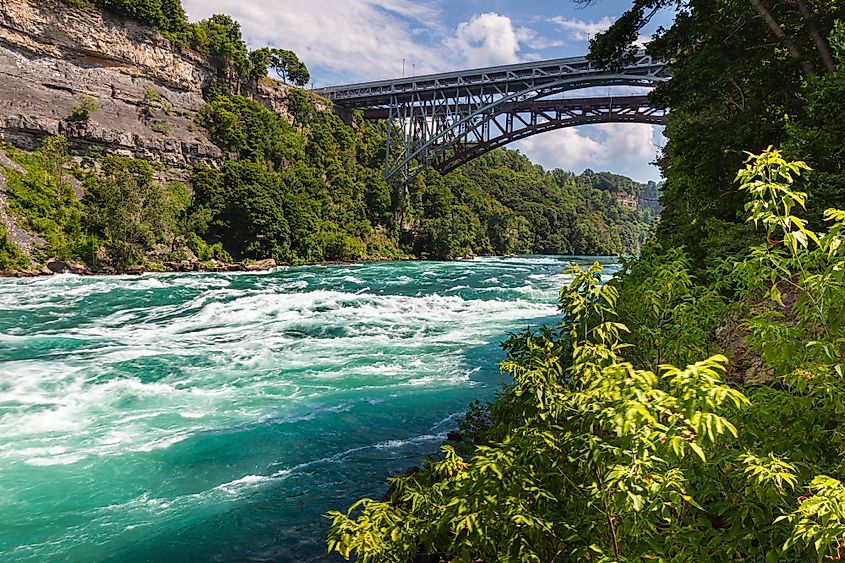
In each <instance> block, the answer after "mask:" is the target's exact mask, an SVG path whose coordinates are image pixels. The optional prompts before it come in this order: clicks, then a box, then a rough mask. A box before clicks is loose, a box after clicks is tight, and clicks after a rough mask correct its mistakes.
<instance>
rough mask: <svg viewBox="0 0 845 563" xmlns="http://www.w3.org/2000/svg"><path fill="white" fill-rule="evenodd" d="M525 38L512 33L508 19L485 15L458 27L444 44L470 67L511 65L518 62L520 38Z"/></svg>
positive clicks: (511, 26)
mask: <svg viewBox="0 0 845 563" xmlns="http://www.w3.org/2000/svg"><path fill="white" fill-rule="evenodd" d="M526 34H527V32H526V30H516V29H514V27H513V22H511V19H510V18H509V17H507V16H502V15H500V14H495V13H493V12H488V13H486V14H480V15H477V16H475V17H473V18H472V19H471V20H469V21H466V22H462V23H460V24H458V29H457V32H456V33H455V36H454V37H452V38H449V39H447V40H446V41H445V44H446V46H447V47H449V48H450V49H451V50H452V51H453V52H455V54H457V55H458V56H459V57H460V58H461V59H463V60H464V61H466V63H467V64H468V65H470V66H473V67H483V66H492V65H499V64H511V63H517V62H519V61H520V57H519V49H520V36H522V37H523V38H524V37H526Z"/></svg>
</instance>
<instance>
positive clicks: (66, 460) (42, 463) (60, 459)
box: [24, 454, 86, 467]
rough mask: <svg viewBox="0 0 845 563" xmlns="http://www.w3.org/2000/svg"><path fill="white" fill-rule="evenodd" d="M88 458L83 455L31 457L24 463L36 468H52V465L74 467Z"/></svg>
mask: <svg viewBox="0 0 845 563" xmlns="http://www.w3.org/2000/svg"><path fill="white" fill-rule="evenodd" d="M85 457H86V456H84V455H82V454H68V455H56V456H50V457H31V458H29V459H27V460H25V461H24V463H25V464H27V465H32V466H35V467H50V466H52V465H72V464H74V463H76V462H79V461H82V460H83V459H85Z"/></svg>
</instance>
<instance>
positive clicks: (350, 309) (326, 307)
mask: <svg viewBox="0 0 845 563" xmlns="http://www.w3.org/2000/svg"><path fill="white" fill-rule="evenodd" d="M592 261H593V259H589V258H584V257H575V258H572V257H531V256H529V257H515V258H483V259H477V260H473V261H465V262H453V263H432V262H395V263H373V264H364V265H350V266H328V267H316V266H312V267H300V268H283V269H278V270H276V271H274V272H270V273H265V274H219V275H218V274H201V275H197V274H162V275H144V276H141V277H134V278H132V277H109V278H106V277H103V278H82V277H76V276H56V277H52V278H39V279H33V280H0V561H245V560H248V561H283V562H286V561H316V560H322V559H324V558H325V559H326V560H335V559H332V558H327V557H326V555H325V540H324V538H325V534H326V531H327V530H328V525H329V524H328V521H326V520H325V519H323V518H322V517H321V514H323V513H324V512H325V511H326V510H329V509H332V508H334V509H345V508H346V507H347V506H348V505H349V504H350V502H352V501H353V500H355V499H356V498H358V497H360V496H374V497H376V498H378V497H381V495H382V494H384V492H385V490H386V485H385V479H386V478H387V477H388V476H389V475H391V474H396V473H401V472H402V471H403V470H404V469H406V468H407V467H409V466H411V465H415V464H418V463H419V462H420V460H421V458H423V457H424V456H425V455H427V454H432V453H436V452H437V450H438V446H439V443H440V442H441V441H443V440H444V439H445V435H446V433H447V432H448V431H450V430H453V429H454V428H455V421H456V419H457V418H458V417H459V416H460V415H461V414H462V413H463V411H464V410H465V408H466V405H467V404H468V403H470V402H472V401H473V400H476V399H480V400H486V399H490V398H492V396H493V395H494V393H495V391H496V389H498V388H499V387H500V386H501V385H502V383H504V379H503V377H502V376H501V375H500V374H499V371H498V366H497V364H498V362H499V361H501V359H502V352H501V351H500V349H499V347H498V343H499V342H500V341H501V340H502V339H504V338H505V337H506V334H507V333H508V332H510V331H513V330H518V329H520V328H523V327H525V326H527V325H529V324H531V325H535V326H536V325H538V324H550V323H554V322H555V321H556V319H557V316H556V314H557V309H556V301H557V292H558V290H559V289H560V287H561V286H562V285H563V284H564V283H566V281H567V280H566V277H565V276H563V275H561V273H560V272H561V270H562V269H563V268H564V267H566V265H567V264H569V263H573V262H575V263H581V264H587V263H591V262H592ZM605 262H606V264H607V265H608V267H607V268H606V270H605V271H606V273H608V274H609V273H611V272H612V271H613V270H614V269H615V266H614V265H613V263H612V262H611V261H609V260H605Z"/></svg>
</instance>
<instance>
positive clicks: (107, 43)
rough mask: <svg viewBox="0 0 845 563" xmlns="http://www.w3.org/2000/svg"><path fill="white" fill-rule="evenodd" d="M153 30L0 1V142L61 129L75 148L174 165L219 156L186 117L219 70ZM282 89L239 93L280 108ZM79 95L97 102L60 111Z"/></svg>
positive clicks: (28, 141) (65, 9) (50, 1)
mask: <svg viewBox="0 0 845 563" xmlns="http://www.w3.org/2000/svg"><path fill="white" fill-rule="evenodd" d="M218 71H219V69H218V68H215V66H214V64H213V63H212V62H210V61H209V60H207V59H205V58H204V57H202V56H200V55H199V54H197V53H195V52H193V51H191V50H189V49H181V48H176V47H174V46H173V45H171V43H170V42H169V41H168V40H167V39H166V38H164V37H163V36H162V35H161V34H160V33H158V32H157V31H156V30H154V29H151V28H149V27H146V26H143V25H141V24H138V23H135V22H132V21H129V20H126V19H122V18H118V17H113V16H110V15H109V14H104V13H103V12H102V11H100V10H96V9H92V8H81V7H76V6H69V5H67V4H65V3H64V2H62V1H61V0H0V142H3V143H7V144H10V145H13V146H17V147H20V148H23V149H27V150H31V149H33V148H35V147H37V146H38V145H39V144H40V142H41V141H42V140H43V139H44V138H45V137H47V136H49V135H55V134H58V133H62V134H64V135H65V136H66V137H67V138H68V141H69V142H70V144H71V146H72V147H73V148H75V149H77V150H85V149H87V148H89V147H92V146H96V147H101V148H102V149H103V150H105V151H106V152H108V153H113V154H118V155H121V156H128V157H134V158H141V159H144V160H148V161H151V162H156V163H161V164H163V165H165V166H167V167H170V168H175V169H176V170H177V171H178V170H184V169H186V168H188V167H190V166H192V165H194V164H200V163H203V164H208V165H211V166H217V165H219V164H220V163H221V162H222V160H223V157H224V155H223V154H222V153H221V151H220V149H218V148H217V147H216V146H215V145H214V144H212V143H211V141H210V140H209V139H208V136H207V135H206V133H205V131H204V130H203V129H202V128H201V127H197V126H195V124H194V119H195V117H196V114H197V111H198V110H199V108H200V107H201V106H202V104H203V98H202V91H203V88H204V87H205V86H207V85H208V83H209V82H210V81H211V80H213V79H215V77H217V76H218V74H219V72H218ZM288 92H289V87H288V86H287V85H285V84H282V83H279V82H277V81H274V80H270V79H264V80H262V81H261V83H260V84H259V85H258V86H257V87H256V88H253V89H252V90H251V91H250V92H248V94H249V95H250V96H251V97H254V98H256V99H258V100H259V101H261V102H262V103H263V104H264V105H266V106H267V107H268V108H269V109H272V110H273V111H276V112H277V113H280V114H281V115H283V116H284V115H286V107H287V106H286V98H287V93H288ZM83 97H90V98H93V99H94V100H95V102H96V106H97V109H96V111H94V112H92V113H91V115H90V118H89V119H88V120H85V121H84V122H83V121H73V120H70V119H69V117H70V116H71V114H72V113H73V110H74V108H75V107H77V106H79V104H80V100H81V99H82V98H83Z"/></svg>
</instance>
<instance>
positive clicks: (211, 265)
mask: <svg viewBox="0 0 845 563" xmlns="http://www.w3.org/2000/svg"><path fill="white" fill-rule="evenodd" d="M485 256H487V257H490V258H513V257H515V255H513V254H508V255H492V254H490V255H485ZM475 258H477V256H476V255H474V254H469V255H467V256H461V257H458V258H454V259H452V260H447V261H449V262H460V261H464V260H474V259H475ZM420 260H422V261H425V260H426V259H425V258H419V257H417V256H411V255H408V256H400V257H391V258H385V257H375V258H363V259H360V260H353V261H348V262H346V261H339V260H326V261H320V262H307V263H303V264H292V263H289V262H281V263H279V262H276V261H275V260H274V259H272V258H266V259H262V260H250V261H243V262H223V261H220V260H209V261H205V262H200V261H189V260H182V261H179V262H175V261H167V262H148V263H146V264H139V265H133V266H128V267H126V268H115V267H112V266H109V267H105V268H99V269H96V270H92V269H91V268H90V267H89V266H88V265H87V264H86V263H84V262H82V261H80V260H60V259H58V258H52V259H50V260H48V261H47V263H46V264H45V265H44V266H41V267H38V268H29V269H23V270H0V278H38V277H48V276H55V275H58V274H75V275H78V276H140V275H143V274H154V273H171V274H176V273H191V272H194V273H212V274H213V273H223V272H267V271H270V270H272V269H274V268H278V267H283V266H284V267H290V266H348V265H351V264H369V263H372V262H414V261H420Z"/></svg>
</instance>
